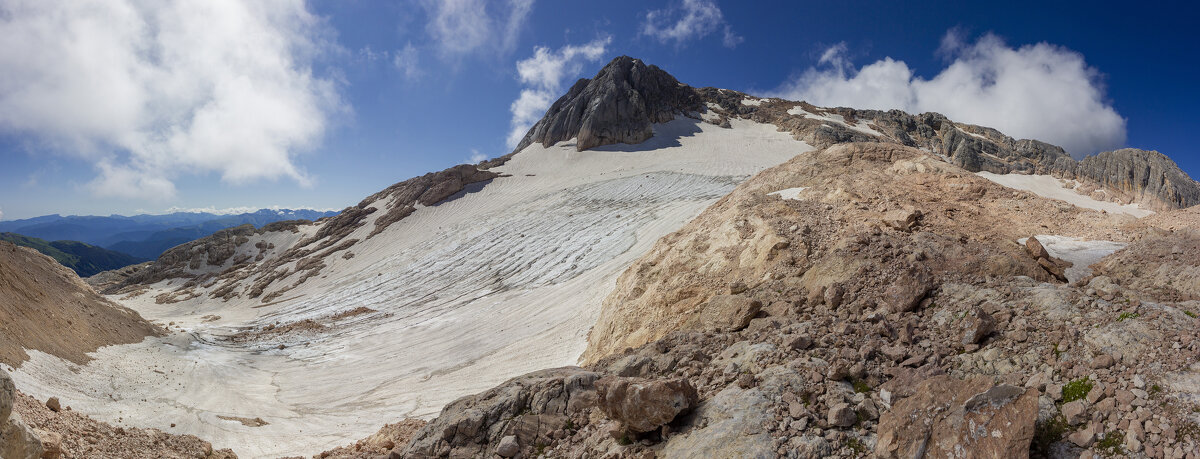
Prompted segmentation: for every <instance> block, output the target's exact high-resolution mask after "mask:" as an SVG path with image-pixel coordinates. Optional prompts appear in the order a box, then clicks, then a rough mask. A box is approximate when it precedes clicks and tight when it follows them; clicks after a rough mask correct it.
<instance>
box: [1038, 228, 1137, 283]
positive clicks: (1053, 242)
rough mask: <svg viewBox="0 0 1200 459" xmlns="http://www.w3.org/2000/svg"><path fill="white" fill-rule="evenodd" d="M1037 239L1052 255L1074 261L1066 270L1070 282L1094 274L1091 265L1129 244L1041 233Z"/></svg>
mask: <svg viewBox="0 0 1200 459" xmlns="http://www.w3.org/2000/svg"><path fill="white" fill-rule="evenodd" d="M1037 239H1038V242H1041V243H1042V247H1045V248H1046V252H1049V253H1050V256H1052V257H1055V258H1060V259H1063V260H1067V261H1069V262H1071V263H1073V266H1071V267H1070V268H1067V270H1066V272H1065V274H1066V275H1067V281H1068V282H1075V281H1077V280H1079V279H1082V278H1084V277H1087V276H1088V275H1090V274H1092V269H1091V268H1089V266H1091V265H1092V264H1094V263H1096V262H1098V261H1100V259H1101V258H1104V257H1107V256H1109V255H1110V254H1112V253H1113V252H1116V251H1118V250H1121V249H1124V248H1125V246H1126V245H1128V244H1125V243H1123V242H1113V241H1085V240H1083V239H1082V238H1077V237H1070V236H1055V235H1049V234H1039V235H1037ZM1027 240H1029V238H1021V239H1018V240H1017V242H1018V243H1020V244H1021V245H1025V241H1027Z"/></svg>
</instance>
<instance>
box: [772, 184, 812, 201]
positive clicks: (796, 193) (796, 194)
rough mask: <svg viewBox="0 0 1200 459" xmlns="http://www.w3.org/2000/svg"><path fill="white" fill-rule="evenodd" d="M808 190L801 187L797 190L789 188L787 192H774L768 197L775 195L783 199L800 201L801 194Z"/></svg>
mask: <svg viewBox="0 0 1200 459" xmlns="http://www.w3.org/2000/svg"><path fill="white" fill-rule="evenodd" d="M807 189H808V187H804V186H801V187H796V188H788V189H785V190H779V191H772V192H770V193H767V195H768V196H770V195H775V196H779V197H780V198H783V199H800V192H801V191H804V190H807Z"/></svg>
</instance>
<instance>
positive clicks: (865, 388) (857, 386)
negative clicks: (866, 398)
mask: <svg viewBox="0 0 1200 459" xmlns="http://www.w3.org/2000/svg"><path fill="white" fill-rule="evenodd" d="M853 384H854V392H857V393H860V394H865V393H867V392H870V391H871V386H869V385H867V382H866V381H863V380H861V379H855V380H854V382H853Z"/></svg>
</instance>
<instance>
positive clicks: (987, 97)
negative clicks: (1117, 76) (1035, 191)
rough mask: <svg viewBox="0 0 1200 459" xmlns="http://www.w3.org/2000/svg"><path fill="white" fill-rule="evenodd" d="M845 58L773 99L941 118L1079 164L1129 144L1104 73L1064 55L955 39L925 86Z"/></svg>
mask: <svg viewBox="0 0 1200 459" xmlns="http://www.w3.org/2000/svg"><path fill="white" fill-rule="evenodd" d="M846 51H847V50H846V45H845V44H844V43H839V44H838V45H834V46H832V47H830V48H829V49H828V50H826V51H825V53H824V54H823V55H822V56H821V59H820V64H819V68H810V69H808V70H807V71H805V72H804V73H803V74H801V75H800V76H799V77H798V78H796V79H794V80H793V81H790V82H787V83H785V84H784V85H783V87H781V88H780V89H779V90H778V91H776V95H778V96H780V97H786V98H789V99H796V100H805V101H808V102H810V103H813V104H815V105H821V106H847V107H854V108H865V109H881V110H887V109H900V110H904V111H907V112H910V113H921V112H938V113H941V114H943V115H946V116H947V117H949V118H950V119H951V120H954V121H959V122H966V123H971V124H978V125H982V126H988V127H993V128H996V129H999V130H1000V131H1001V132H1004V133H1005V134H1008V135H1010V136H1013V137H1017V138H1030V139H1038V140H1041V141H1044V142H1049V143H1052V144H1056V145H1060V146H1062V147H1063V148H1064V149H1066V150H1067V151H1068V152H1070V153H1071V154H1072V155H1073V156H1075V157H1076V158H1080V157H1082V156H1084V155H1088V154H1092V153H1096V152H1099V151H1103V150H1108V149H1113V148H1118V147H1121V146H1122V145H1123V144H1124V143H1125V119H1124V118H1122V117H1121V116H1120V115H1119V114H1117V112H1116V110H1114V109H1113V107H1112V105H1111V104H1109V102H1108V101H1107V100H1106V97H1105V92H1104V87H1103V85H1102V83H1101V81H1100V78H1101V76H1100V74H1099V72H1098V71H1097V70H1096V69H1094V68H1092V67H1090V66H1088V65H1087V63H1086V62H1085V61H1084V59H1083V56H1082V55H1080V54H1079V53H1077V52H1074V51H1072V50H1070V49H1067V48H1063V47H1060V46H1055V45H1051V44H1047V43H1038V44H1035V45H1026V46H1022V47H1020V48H1012V47H1009V46H1008V45H1006V44H1005V43H1004V41H1003V40H1001V39H1000V38H998V37H996V36H995V35H991V34H988V35H985V36H983V37H982V38H980V39H979V40H978V41H976V42H975V43H973V44H970V43H966V42H964V41H963V40H962V38H961V37H960V36H959V35H958V34H957V33H956V32H955V31H951V32H950V33H948V34H947V35H946V38H945V39H943V41H942V46H941V48H939V50H938V53H939V54H941V55H944V56H945V57H946V58H947V59H948V65H947V66H946V68H944V69H942V70H941V72H940V73H938V74H937V75H936V76H934V77H933V78H932V79H928V80H927V79H924V78H921V77H919V76H916V75H914V74H913V71H912V69H910V68H909V67H908V65H907V64H905V63H904V62H903V61H897V60H893V59H891V58H884V59H883V60H880V61H877V62H875V63H873V64H870V65H866V66H863V67H862V68H859V69H857V70H855V68H854V65H853V64H852V63H850V61H849V60H848V59H847V58H846Z"/></svg>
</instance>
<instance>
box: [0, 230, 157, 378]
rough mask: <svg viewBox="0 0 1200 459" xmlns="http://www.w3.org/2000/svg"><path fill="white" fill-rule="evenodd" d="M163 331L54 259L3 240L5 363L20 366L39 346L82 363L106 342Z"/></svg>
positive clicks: (0, 338) (0, 296)
mask: <svg viewBox="0 0 1200 459" xmlns="http://www.w3.org/2000/svg"><path fill="white" fill-rule="evenodd" d="M160 333H162V331H161V330H160V329H159V328H158V327H155V326H154V325H151V324H150V323H148V322H146V321H145V320H144V319H142V317H141V316H139V315H138V314H137V313H136V312H134V311H132V310H130V309H128V308H125V307H122V306H120V305H117V304H115V303H113V302H111V301H109V300H107V299H105V298H104V297H102V296H100V295H97V294H96V292H95V291H93V290H92V289H91V287H88V286H87V284H85V283H83V281H81V280H80V279H79V276H76V275H75V273H74V272H73V271H71V270H70V269H69V268H66V267H64V266H62V265H60V264H59V263H58V262H56V261H54V259H52V258H50V257H48V256H46V255H43V254H41V253H38V252H37V251H35V250H33V249H29V248H25V247H19V246H17V245H14V244H11V243H8V242H3V241H0V362H3V363H5V364H8V365H10V366H19V365H21V363H22V362H24V361H25V360H26V359H28V358H29V354H28V352H27V351H28V350H37V351H40V352H44V353H47V354H51V355H54V356H58V357H61V358H63V359H66V360H69V361H71V362H74V363H77V364H83V363H85V362H87V361H88V360H89V357H88V355H87V354H88V353H89V352H92V351H95V350H96V349H97V348H99V347H101V346H108V345H112V344H125V343H136V342H138V341H141V340H142V339H143V338H145V337H147V336H154V335H157V334H160Z"/></svg>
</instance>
